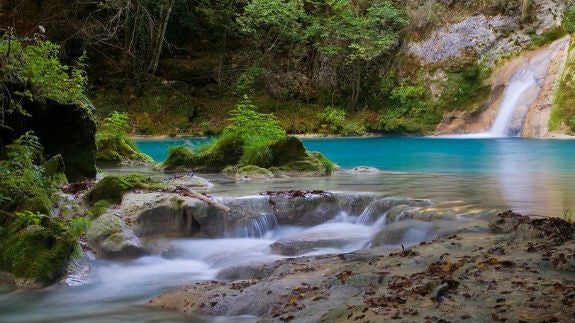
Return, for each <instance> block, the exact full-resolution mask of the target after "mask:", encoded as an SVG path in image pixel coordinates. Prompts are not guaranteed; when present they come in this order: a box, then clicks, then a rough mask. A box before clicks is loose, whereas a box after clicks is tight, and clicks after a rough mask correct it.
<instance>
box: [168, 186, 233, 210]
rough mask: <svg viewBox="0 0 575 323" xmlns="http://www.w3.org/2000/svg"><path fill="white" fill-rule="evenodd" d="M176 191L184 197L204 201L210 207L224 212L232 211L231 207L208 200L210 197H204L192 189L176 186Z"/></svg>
mask: <svg viewBox="0 0 575 323" xmlns="http://www.w3.org/2000/svg"><path fill="white" fill-rule="evenodd" d="M176 189H177V191H178V192H179V193H180V194H182V195H184V196H188V197H193V198H196V199H198V200H202V201H204V202H206V203H208V204H209V205H212V206H214V207H216V208H218V209H220V210H222V211H224V212H229V211H230V208H229V207H227V206H225V205H223V204H221V203H218V202H216V201H214V200H212V199H210V198H208V197H206V196H204V195H202V194H200V193H198V192H196V191H192V190H191V189H189V188H187V187H184V186H176Z"/></svg>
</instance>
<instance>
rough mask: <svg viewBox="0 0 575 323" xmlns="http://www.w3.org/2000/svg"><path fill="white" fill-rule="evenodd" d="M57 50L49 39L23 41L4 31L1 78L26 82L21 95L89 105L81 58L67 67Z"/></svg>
mask: <svg viewBox="0 0 575 323" xmlns="http://www.w3.org/2000/svg"><path fill="white" fill-rule="evenodd" d="M59 51H60V46H58V45H56V44H54V43H52V42H50V41H48V40H40V39H35V40H32V41H23V40H19V39H16V38H15V37H14V36H13V35H12V34H11V33H7V34H5V35H4V36H3V37H2V38H1V39H0V61H1V62H2V67H0V70H1V72H2V80H3V81H4V82H12V83H17V84H24V85H26V90H25V92H24V93H22V94H24V95H26V96H29V97H30V98H33V99H47V98H48V99H53V100H56V101H59V102H62V103H80V104H84V105H88V104H89V101H88V99H87V98H86V96H85V90H86V84H87V82H88V79H87V76H86V72H85V67H86V64H85V63H84V57H82V58H80V60H79V61H78V62H77V64H76V66H74V67H69V66H67V65H64V64H62V63H61V62H60V60H59V59H58V56H59Z"/></svg>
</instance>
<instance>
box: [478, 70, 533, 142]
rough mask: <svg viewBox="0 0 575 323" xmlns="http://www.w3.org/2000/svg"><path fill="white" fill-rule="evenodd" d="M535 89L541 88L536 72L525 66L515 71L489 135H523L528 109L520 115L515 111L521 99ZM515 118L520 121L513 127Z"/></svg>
mask: <svg viewBox="0 0 575 323" xmlns="http://www.w3.org/2000/svg"><path fill="white" fill-rule="evenodd" d="M535 89H537V91H538V90H539V89H538V88H537V81H536V80H535V73H534V72H533V71H532V70H530V69H527V68H523V69H520V70H519V71H518V72H517V73H515V75H513V77H512V78H511V80H510V81H509V84H508V85H507V88H506V90H505V95H504V97H503V101H502V102H501V105H500V107H499V113H498V114H497V117H496V118H495V121H494V122H493V125H492V126H491V130H489V132H488V135H489V136H491V137H507V136H519V135H521V128H522V126H523V120H524V119H525V113H526V112H527V111H524V113H522V114H521V115H519V116H517V115H514V112H516V109H517V107H518V106H519V102H520V99H521V98H522V97H523V96H524V95H525V94H526V93H527V92H528V91H535ZM529 103H530V102H529ZM513 119H517V120H518V121H519V122H515V123H514V125H513V127H512V123H513V122H512V121H513Z"/></svg>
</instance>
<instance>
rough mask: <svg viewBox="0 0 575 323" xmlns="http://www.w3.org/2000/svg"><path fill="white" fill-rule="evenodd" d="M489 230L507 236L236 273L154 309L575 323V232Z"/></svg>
mask: <svg viewBox="0 0 575 323" xmlns="http://www.w3.org/2000/svg"><path fill="white" fill-rule="evenodd" d="M497 226H499V227H497ZM490 228H491V230H492V231H493V232H501V233H497V234H494V233H485V232H467V233H461V234H458V235H452V236H449V237H447V238H443V239H439V240H435V241H433V242H423V243H420V244H418V245H416V246H414V247H413V248H410V249H403V250H402V249H401V248H397V249H396V250H395V252H390V248H389V247H377V248H369V249H364V250H360V251H356V252H352V253H343V254H332V255H321V256H304V257H299V258H286V259H283V260H279V261H276V262H274V263H270V264H264V265H258V266H255V267H253V268H251V269H246V268H244V269H242V270H238V269H236V270H235V271H234V270H232V271H230V272H229V273H228V274H226V275H221V276H220V278H221V279H237V280H220V281H210V282H198V283H196V284H194V285H190V286H186V287H182V288H180V289H177V290H173V291H170V292H168V293H165V294H163V295H161V296H158V297H156V298H154V299H152V300H150V301H149V305H150V306H154V307H158V308H163V309H172V310H178V311H180V312H181V313H183V314H186V315H191V316H197V315H200V316H201V315H207V316H212V315H246V314H247V315H255V316H257V317H258V318H257V321H259V322H289V321H291V322H350V321H361V322H382V321H385V322H407V321H409V322H440V321H441V322H448V321H450V322H464V321H468V322H478V321H483V322H485V321H499V322H504V321H517V322H532V321H536V322H553V321H555V322H568V321H570V320H572V319H573V317H574V315H575V275H573V272H574V270H575V242H574V239H575V227H574V225H573V224H571V223H568V222H566V221H563V220H561V219H556V218H545V217H528V216H521V215H517V214H513V213H510V212H507V213H503V214H499V215H497V216H496V217H494V219H493V221H492V225H491V226H490ZM503 232H506V233H503ZM232 273H235V274H232ZM242 273H243V274H244V275H247V276H249V275H250V273H251V275H252V278H248V279H241V278H237V277H243V278H246V277H247V276H242ZM256 273H259V274H256ZM255 320H256V319H255Z"/></svg>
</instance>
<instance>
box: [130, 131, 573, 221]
mask: <svg viewBox="0 0 575 323" xmlns="http://www.w3.org/2000/svg"><path fill="white" fill-rule="evenodd" d="M303 141H304V144H305V146H306V148H307V149H309V150H314V151H320V152H322V153H323V154H324V155H325V156H326V157H328V158H330V159H331V160H333V161H335V162H336V163H337V164H338V165H339V166H341V167H342V168H343V169H351V168H353V167H356V166H371V167H376V168H378V169H380V170H382V171H384V172H383V173H378V174H357V175H353V174H338V175H336V176H331V177H326V178H319V179H318V178H313V179H297V180H294V179H276V180H273V181H270V182H265V183H239V184H236V183H233V182H231V181H230V180H229V178H225V177H223V176H220V175H212V176H209V177H210V178H211V179H213V180H215V181H216V182H219V183H220V185H217V186H216V187H215V188H214V190H213V193H214V194H225V195H228V194H229V195H247V194H254V193H258V192H261V191H265V190H284V189H295V188H299V189H325V190H339V191H356V190H357V191H372V192H381V193H383V194H386V195H399V196H405V197H412V198H428V199H433V200H436V201H454V200H459V201H463V202H464V203H466V204H471V205H475V206H477V207H485V208H497V209H512V210H514V211H517V212H522V213H534V214H544V215H549V216H563V214H564V212H566V211H568V210H569V211H572V212H574V213H575V141H573V140H548V139H545V140H540V139H526V138H491V139H462V138H460V139H448V138H381V137H373V138H322V139H305V140H303ZM157 143H158V142H157V141H156V144H155V145H154V143H153V142H149V141H141V142H138V145H140V147H141V148H142V149H144V150H145V151H151V152H153V153H154V154H155V155H156V156H159V155H161V154H159V152H160V151H163V152H164V154H165V150H166V147H165V146H158V144H157ZM180 143H182V142H180ZM187 143H188V144H192V145H194V144H197V143H195V142H191V143H190V140H188V141H187ZM177 144H179V143H178V142H177V141H171V142H170V145H177Z"/></svg>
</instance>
